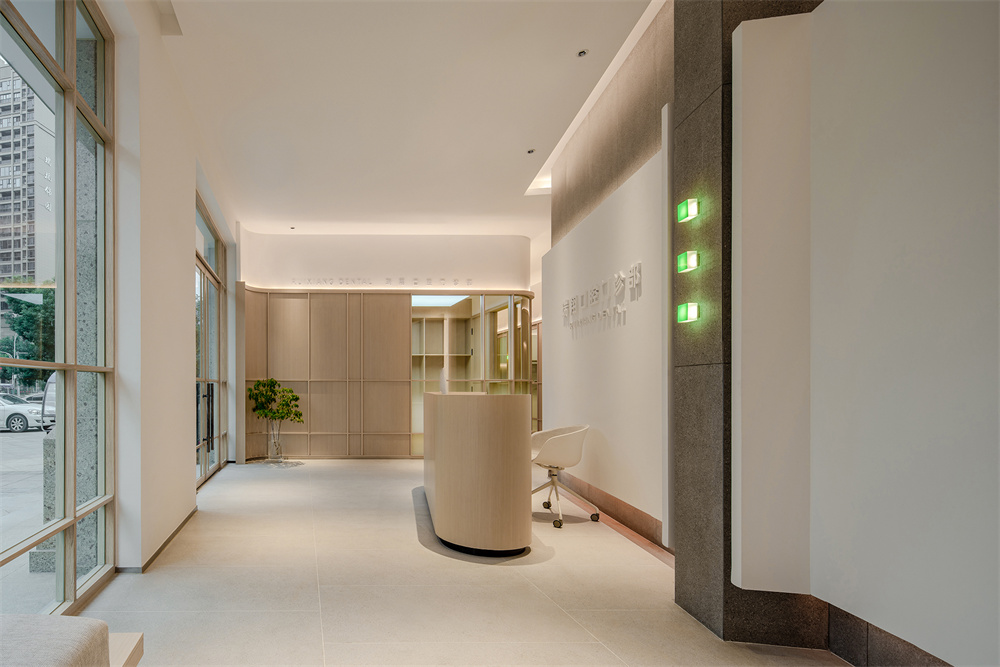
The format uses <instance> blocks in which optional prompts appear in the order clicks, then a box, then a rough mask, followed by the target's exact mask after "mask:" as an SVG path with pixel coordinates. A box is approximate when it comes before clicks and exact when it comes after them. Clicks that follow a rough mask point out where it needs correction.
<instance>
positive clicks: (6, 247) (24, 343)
mask: <svg viewBox="0 0 1000 667" xmlns="http://www.w3.org/2000/svg"><path fill="white" fill-rule="evenodd" d="M55 125H56V118H55V113H54V112H53V111H52V109H50V108H48V106H46V105H45V104H44V103H43V102H42V101H41V100H40V99H38V98H37V96H36V94H35V92H34V91H33V90H32V89H31V87H29V85H28V83H27V82H26V81H24V80H23V79H22V78H21V76H20V75H19V74H18V73H17V71H16V70H15V69H14V68H13V67H12V66H11V65H10V64H9V63H8V62H7V61H6V60H4V59H3V58H0V357H8V358H14V359H33V360H44V361H53V360H54V343H55V335H54V332H55V320H56V316H55V299H54V296H55V294H54V288H55V286H56V277H57V276H56V263H57V259H58V257H57V253H56V242H57V239H56V221H57V219H56V216H57V206H58V201H57V191H56V187H57V183H58V181H59V180H60V179H59V175H58V174H56V170H55V165H56V135H55ZM44 375H45V374H44V373H42V372H40V371H36V370H31V369H14V368H6V367H5V368H3V369H2V371H0V391H3V392H9V393H15V394H22V395H23V394H27V393H32V392H34V391H36V390H39V389H40V388H41V386H42V385H44V382H45V380H46V378H45V377H44Z"/></svg>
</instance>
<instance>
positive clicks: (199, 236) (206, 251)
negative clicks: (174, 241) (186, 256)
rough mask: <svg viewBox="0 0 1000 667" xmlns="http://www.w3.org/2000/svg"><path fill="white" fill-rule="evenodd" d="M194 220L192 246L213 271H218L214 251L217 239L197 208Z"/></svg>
mask: <svg viewBox="0 0 1000 667" xmlns="http://www.w3.org/2000/svg"><path fill="white" fill-rule="evenodd" d="M194 216H195V217H194V220H195V231H194V247H195V250H197V251H198V252H199V253H201V257H202V259H204V260H205V263H206V264H208V265H209V266H210V267H211V268H212V270H213V271H215V272H216V273H218V271H219V267H218V259H217V255H218V253H217V252H216V246H217V245H218V241H217V240H216V238H215V234H214V233H213V232H212V228H211V227H209V226H208V223H207V222H205V218H204V217H203V216H202V215H201V211H199V210H198V209H197V208H196V209H195V211H194Z"/></svg>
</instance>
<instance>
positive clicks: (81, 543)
mask: <svg viewBox="0 0 1000 667" xmlns="http://www.w3.org/2000/svg"><path fill="white" fill-rule="evenodd" d="M105 525H106V524H105V522H104V508H103V507H102V508H100V509H99V510H97V511H96V512H91V513H90V514H88V515H87V516H85V517H84V518H82V519H80V521H79V522H78V523H77V524H76V583H77V585H80V584H81V583H83V582H84V581H86V580H87V579H89V578H90V575H92V574H94V572H95V571H97V570H98V569H99V568H101V567H103V566H104V561H105V558H104V545H105V538H104V529H105Z"/></svg>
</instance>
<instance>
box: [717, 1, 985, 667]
mask: <svg viewBox="0 0 1000 667" xmlns="http://www.w3.org/2000/svg"><path fill="white" fill-rule="evenodd" d="M740 31H741V36H740V39H739V40H737V41H736V42H735V43H734V58H736V59H738V60H739V59H742V62H737V63H734V79H738V80H737V81H734V113H733V119H734V163H733V164H734V204H733V209H734V270H733V278H734V285H733V288H734V299H735V300H736V301H737V302H738V303H741V304H742V311H740V309H739V308H738V309H737V311H736V312H735V313H734V332H733V333H734V338H733V345H734V347H733V349H734V371H733V377H734V390H733V394H734V406H733V407H734V420H733V427H734V466H733V474H734V478H733V489H734V505H733V507H734V517H733V522H734V523H733V525H734V535H733V547H734V553H733V563H734V578H735V577H736V570H735V568H736V567H737V563H738V562H739V567H740V568H741V571H742V572H741V576H742V581H741V583H742V585H743V586H745V587H754V585H755V584H758V583H760V584H767V585H769V586H771V587H773V589H774V590H798V591H800V592H806V591H801V588H800V585H799V580H800V577H801V575H802V572H803V567H804V565H807V566H808V576H809V585H808V591H807V592H810V593H812V594H813V595H815V596H816V597H818V598H820V599H823V600H826V601H828V602H830V603H831V604H833V605H835V606H837V607H839V608H841V609H843V610H845V611H847V612H849V613H851V614H854V615H856V616H858V617H860V618H862V619H864V620H865V621H868V622H869V623H871V624H873V625H875V626H878V627H880V628H882V629H884V630H886V631H888V632H890V633H892V634H895V635H897V636H899V637H901V638H902V639H905V640H907V641H909V642H911V643H913V644H915V645H916V646H918V647H919V648H921V649H923V650H925V651H928V652H930V653H932V654H934V655H936V656H938V657H939V658H942V659H943V660H946V661H948V662H950V663H953V664H983V665H985V664H998V662H1000V646H998V639H997V638H998V636H1000V104H998V101H1000V5H998V3H996V2H947V1H946V2H940V1H931V2H916V3H891V2H859V1H856V0H826V1H825V2H824V3H823V4H821V5H820V6H819V7H818V8H816V9H815V10H814V11H813V12H812V14H811V15H810V16H809V17H804V18H797V17H790V18H782V19H766V20H764V21H751V22H747V23H744V24H743V25H742V26H741V28H740ZM796 31H798V34H797V35H795V34H792V33H795V32H796ZM802 40H807V43H808V45H809V47H808V52H807V53H806V54H803V52H802V51H803V49H802V47H801V44H802ZM782 50H784V51H782ZM805 58H808V64H809V67H808V73H807V77H806V82H805V83H803V76H802V71H801V68H800V67H799V65H800V64H801V63H802V62H803V60H804V59H805ZM788 60H792V61H795V62H793V63H789V62H787V61H788ZM769 69H770V71H768V70H769ZM803 86H807V88H808V91H809V99H808V100H804V99H803V98H802V95H801V93H802V88H803ZM756 105H760V106H759V107H757V106H756ZM803 120H805V121H807V123H808V127H809V133H808V136H807V137H803V136H802V131H801V127H802V125H801V123H802V122H803ZM805 141H807V142H808V150H806V151H805V153H804V152H803V146H802V143H803V142H805ZM754 155H757V156H758V157H763V158H768V159H769V160H770V161H768V160H764V161H762V162H754V161H753V160H751V159H750V158H751V157H753V156H754ZM782 160H784V164H783V163H782ZM740 172H741V173H740ZM803 174H808V177H807V182H808V196H807V197H805V193H803V192H801V180H802V176H803ZM792 184H794V187H793V188H791V189H790V185H792ZM796 191H798V192H796ZM768 200H770V202H768ZM804 200H807V201H808V212H807V214H806V213H803V211H802V202H803V201H804ZM803 221H807V223H808V229H807V230H806V229H804V225H803ZM804 262H805V263H806V265H807V271H805V272H804V271H803V263H804ZM765 267H771V268H772V272H771V273H770V274H769V273H768V272H766V271H764V268H765ZM781 277H784V278H785V281H786V282H787V283H788V284H783V283H782V281H781V280H780V279H779V278H781ZM805 284H808V301H807V307H804V303H803V300H802V294H801V287H802V286H803V285H805ZM769 296H772V297H773V304H774V308H773V310H775V311H777V312H776V316H775V317H774V318H773V319H768V318H757V319H755V317H756V315H759V314H760V313H756V314H755V313H751V312H749V310H748V307H749V306H750V304H751V303H753V302H754V300H755V299H757V302H756V303H757V306H758V307H763V306H765V305H766V304H767V303H768V297H769ZM761 327H763V329H761ZM804 334H807V335H808V350H809V355H808V358H807V359H806V360H805V361H803V360H802V359H801V351H802V343H803V340H804V338H803V335H804ZM781 341H784V344H787V355H780V354H778V352H779V350H778V349H777V348H776V347H775V344H776V343H779V342H781ZM738 355H739V356H738ZM803 364H804V365H805V366H806V367H807V369H808V370H807V371H806V372H803ZM737 367H738V368H737ZM768 368H770V369H771V371H772V373H773V377H770V378H768V377H766V371H767V369H768ZM738 373H742V376H741V377H739V378H738V379H737V374H738ZM805 377H808V384H807V385H804V383H803V379H804V378H805ZM754 378H755V379H754ZM768 387H770V389H769V388H768ZM793 388H794V389H797V390H798V391H799V392H801V393H800V394H799V395H798V396H795V395H792V394H791V393H790V392H791V390H792V389H793ZM740 394H741V395H740ZM803 396H808V401H803V400H802V397H803ZM767 419H770V420H771V422H772V426H773V429H774V437H773V438H771V439H770V440H769V439H767V438H765V437H763V434H764V433H765V431H766V425H767V424H766V420H767ZM803 425H807V428H808V441H807V442H808V471H809V473H808V479H809V485H808V496H807V498H805V497H804V496H803V493H802V488H801V486H800V484H799V483H798V482H799V481H801V480H800V479H797V478H800V477H801V472H800V470H799V468H800V467H801V465H802V459H801V457H802V455H803V452H802V450H801V446H800V445H799V444H798V443H801V442H802V434H803ZM737 432H739V433H740V434H741V437H742V441H741V442H739V445H738V444H737V435H736V434H737ZM737 452H739V457H737ZM790 459H794V461H798V463H796V464H795V465H792V461H791V460H790ZM769 477H770V481H771V482H773V486H769V485H768V484H767V483H766V482H767V481H768V479H769ZM781 500H784V502H785V503H787V504H789V505H800V506H801V505H802V504H804V503H806V501H807V504H808V508H809V516H808V522H806V523H805V524H804V523H803V522H802V521H801V519H800V518H799V517H797V518H796V519H795V520H794V521H790V522H789V523H788V525H787V526H785V527H784V529H783V530H786V531H788V532H789V534H788V535H787V536H786V537H787V540H786V541H785V542H784V543H783V544H781V545H780V546H781V548H782V549H788V550H789V552H790V553H791V554H792V555H793V556H795V558H794V562H793V563H792V566H793V567H791V569H790V570H789V571H787V572H781V571H778V570H779V569H781V568H784V567H788V564H787V563H784V562H783V561H782V560H781V558H782V555H781V554H778V555H777V556H775V554H774V546H775V545H769V544H767V540H764V539H761V538H762V537H768V536H771V537H773V536H774V535H775V533H773V529H774V526H772V525H770V523H769V522H768V521H767V520H766V517H763V516H762V515H758V514H756V512H757V510H759V509H761V508H768V507H771V508H772V509H774V511H776V512H777V513H778V516H784V514H783V513H787V512H788V510H787V509H782V508H781V507H780V504H778V503H779V502H780V501H781ZM737 514H738V515H739V516H737ZM806 525H807V526H808V529H807V534H808V538H809V552H808V553H809V557H808V563H805V564H804V563H803V562H802V560H801V552H800V549H799V545H800V540H801V537H802V533H803V530H804V527H805V526H806ZM737 526H739V536H737V532H736V531H737ZM769 531H772V532H769ZM770 558H774V560H773V561H770V562H772V567H773V569H774V570H775V571H773V572H768V571H767V566H768V563H769V559H770ZM769 579H770V584H768V581H769ZM793 585H794V588H793V587H792V586H793Z"/></svg>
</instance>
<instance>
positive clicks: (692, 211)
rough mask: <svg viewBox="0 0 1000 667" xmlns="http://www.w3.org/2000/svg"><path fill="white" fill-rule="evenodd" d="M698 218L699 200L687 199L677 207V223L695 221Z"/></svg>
mask: <svg viewBox="0 0 1000 667" xmlns="http://www.w3.org/2000/svg"><path fill="white" fill-rule="evenodd" d="M697 216H698V200H697V199H685V200H684V201H682V202H681V203H680V204H678V205H677V222H687V221H688V220H694V219H695V218H696V217H697Z"/></svg>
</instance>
